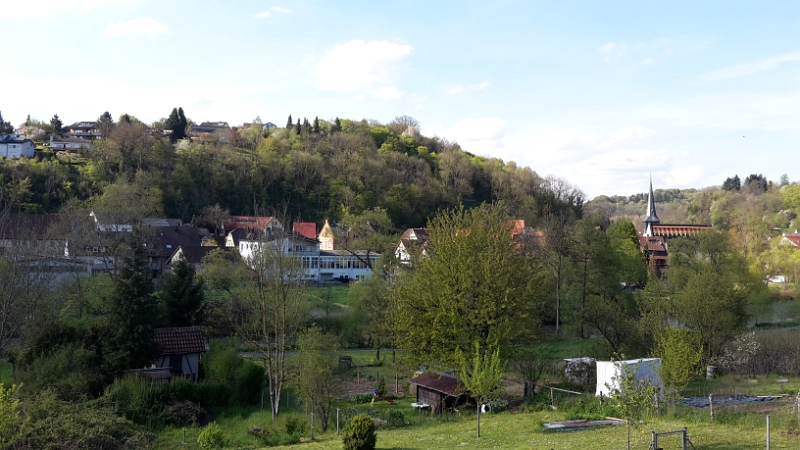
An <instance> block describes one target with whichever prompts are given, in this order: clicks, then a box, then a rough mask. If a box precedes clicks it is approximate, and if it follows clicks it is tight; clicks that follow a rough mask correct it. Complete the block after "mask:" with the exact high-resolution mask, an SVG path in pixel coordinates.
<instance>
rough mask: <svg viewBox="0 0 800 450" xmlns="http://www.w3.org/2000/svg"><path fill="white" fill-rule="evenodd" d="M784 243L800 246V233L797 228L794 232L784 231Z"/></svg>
mask: <svg viewBox="0 0 800 450" xmlns="http://www.w3.org/2000/svg"><path fill="white" fill-rule="evenodd" d="M781 241H782V243H786V244H789V245H794V246H795V247H800V233H798V232H797V230H795V232H794V233H783V239H782V240H781Z"/></svg>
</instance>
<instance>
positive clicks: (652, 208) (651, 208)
mask: <svg viewBox="0 0 800 450" xmlns="http://www.w3.org/2000/svg"><path fill="white" fill-rule="evenodd" d="M658 223H661V221H660V220H659V219H658V215H656V202H655V200H654V199H653V176H652V175H650V192H649V193H648V195H647V217H645V218H644V233H642V235H644V236H653V225H655V224H658Z"/></svg>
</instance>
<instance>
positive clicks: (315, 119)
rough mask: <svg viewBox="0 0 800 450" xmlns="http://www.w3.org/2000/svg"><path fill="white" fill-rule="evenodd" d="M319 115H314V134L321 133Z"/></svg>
mask: <svg viewBox="0 0 800 450" xmlns="http://www.w3.org/2000/svg"><path fill="white" fill-rule="evenodd" d="M319 131H320V130H319V116H317V117H314V134H319Z"/></svg>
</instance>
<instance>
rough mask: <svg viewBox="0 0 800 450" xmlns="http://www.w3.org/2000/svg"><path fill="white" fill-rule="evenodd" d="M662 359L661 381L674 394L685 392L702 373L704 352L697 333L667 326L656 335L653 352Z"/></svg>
mask: <svg viewBox="0 0 800 450" xmlns="http://www.w3.org/2000/svg"><path fill="white" fill-rule="evenodd" d="M653 353H654V354H655V356H657V357H659V358H661V360H662V366H661V379H662V380H663V381H664V386H666V387H667V388H669V389H672V391H673V392H674V393H679V392H680V391H681V390H683V389H684V388H685V387H686V386H687V385H688V384H689V382H690V381H692V378H694V377H696V376H697V375H698V374H699V373H700V362H701V360H702V358H703V350H702V347H701V345H700V340H699V339H698V337H697V334H696V333H693V332H691V331H689V330H687V329H685V328H684V329H678V328H674V327H671V326H667V327H666V328H664V329H663V330H662V331H661V332H659V333H658V334H657V335H656V347H655V350H654V352H653Z"/></svg>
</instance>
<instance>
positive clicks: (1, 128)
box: [0, 112, 14, 134]
mask: <svg viewBox="0 0 800 450" xmlns="http://www.w3.org/2000/svg"><path fill="white" fill-rule="evenodd" d="M13 132H14V127H13V126H11V123H9V122H6V121H4V120H3V113H2V112H0V134H11V133H13Z"/></svg>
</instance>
